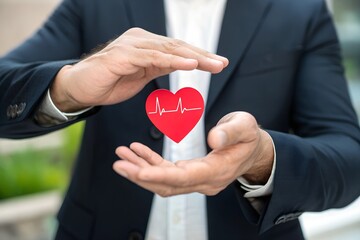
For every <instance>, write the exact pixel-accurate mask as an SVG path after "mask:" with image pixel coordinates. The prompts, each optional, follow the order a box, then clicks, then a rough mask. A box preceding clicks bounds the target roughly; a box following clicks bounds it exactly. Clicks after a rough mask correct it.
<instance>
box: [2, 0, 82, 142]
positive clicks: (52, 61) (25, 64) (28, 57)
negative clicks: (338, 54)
mask: <svg viewBox="0 0 360 240" xmlns="http://www.w3.org/2000/svg"><path fill="white" fill-rule="evenodd" d="M80 9H81V6H79V4H78V3H77V2H76V0H66V1H63V2H62V3H61V5H60V6H59V7H58V8H57V9H56V10H55V11H54V13H53V14H52V15H51V17H50V18H49V19H48V20H47V22H45V24H44V26H43V27H42V28H41V29H40V30H38V32H36V33H35V34H34V35H33V36H32V37H31V38H29V39H28V40H27V41H26V42H25V43H23V44H22V45H20V46H19V47H17V48H16V49H15V50H13V51H11V52H10V53H8V54H7V55H5V56H4V57H3V58H1V59H0V137H3V138H24V137H33V136H36V135H40V134H45V133H48V132H50V131H54V130H56V129H59V128H62V127H64V126H66V125H68V124H62V125H58V126H56V127H51V128H44V127H40V126H39V125H38V124H37V123H36V122H35V120H34V113H35V111H36V109H37V107H38V105H39V103H40V101H41V100H42V98H43V96H44V94H45V92H46V90H47V89H48V88H49V86H50V84H51V82H52V81H53V79H54V77H55V76H56V74H57V72H58V71H59V70H60V69H61V68H62V67H63V66H64V65H67V64H72V63H75V62H76V61H77V59H78V58H79V56H80V55H81V53H82V49H81V41H82V39H81V27H80V17H81V16H80V14H81V11H80ZM14 106H15V107H18V106H21V108H23V109H21V112H18V113H17V114H15V115H14V114H13V117H11V116H9V115H11V108H13V109H12V110H13V111H15V112H16V110H18V111H19V109H18V108H17V109H15V110H14ZM80 119H81V118H80Z"/></svg>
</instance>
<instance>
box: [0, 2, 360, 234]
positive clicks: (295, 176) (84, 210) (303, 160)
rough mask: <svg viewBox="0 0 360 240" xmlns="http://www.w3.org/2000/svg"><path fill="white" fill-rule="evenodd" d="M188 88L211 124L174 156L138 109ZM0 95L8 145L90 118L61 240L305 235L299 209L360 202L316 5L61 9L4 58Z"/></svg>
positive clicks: (354, 128) (352, 145)
mask: <svg viewBox="0 0 360 240" xmlns="http://www.w3.org/2000/svg"><path fill="white" fill-rule="evenodd" d="M200 11H201V12H200ZM133 27H139V28H133ZM144 29H145V30H144ZM119 35H120V37H117V38H116V39H115V40H113V41H111V42H110V43H109V44H108V45H107V46H105V48H103V49H102V50H99V51H97V52H95V53H93V54H91V55H89V56H88V57H86V58H84V59H80V58H81V56H82V55H83V54H84V53H89V52H91V51H92V49H94V48H95V47H97V46H98V45H99V44H103V43H105V42H108V41H109V40H110V39H114V38H115V37H116V36H119ZM165 35H168V36H170V38H169V37H164V36H165ZM173 38H178V39H181V40H185V41H186V42H189V43H191V44H189V43H186V42H184V41H179V40H174V39H173ZM194 45H195V46H198V47H201V48H203V49H206V50H207V51H204V50H202V49H201V48H197V47H194ZM208 51H210V52H217V54H218V55H215V54H211V53H209V52H208ZM221 56H225V57H226V58H225V57H221ZM195 69H198V70H202V71H198V70H195ZM175 70H187V71H188V72H183V71H175ZM210 72H211V73H214V75H210ZM169 73H170V75H167V74H169ZM215 73H217V74H215ZM210 77H211V80H210ZM194 78H196V79H195V80H194ZM153 80H154V81H153ZM197 80H199V81H197ZM200 80H201V81H200ZM185 86H191V87H194V88H197V89H199V90H200V92H201V93H202V95H203V96H204V98H205V101H206V110H205V117H204V118H203V119H201V120H200V122H199V124H198V125H197V126H196V127H195V129H194V131H193V132H191V133H190V134H189V136H187V137H186V138H185V139H184V140H183V141H182V142H181V143H180V144H175V143H174V142H171V140H169V139H168V138H166V137H164V136H163V135H162V134H161V133H160V132H159V131H158V130H157V129H156V128H155V127H154V126H153V125H152V124H151V122H150V121H149V120H148V119H147V116H146V112H145V110H143V109H144V104H145V100H146V98H147V96H148V95H149V94H150V93H151V92H152V91H154V90H155V89H158V88H169V89H170V90H175V91H176V90H177V89H179V88H181V87H185ZM0 91H1V92H0V97H1V101H0V109H1V112H0V136H1V137H7V138H25V137H31V136H37V135H40V134H45V133H48V132H51V131H55V130H57V129H60V128H63V127H66V126H68V125H69V124H72V123H74V122H76V121H79V120H83V119H86V120H87V122H86V127H85V132H84V136H83V143H82V146H81V149H80V153H79V156H78V161H77V163H76V167H75V170H74V176H73V179H72V182H71V185H70V187H69V190H68V193H67V195H66V197H65V200H64V203H63V205H62V208H61V210H60V213H59V215H58V218H59V230H58V232H57V236H56V238H57V239H143V238H144V237H145V238H146V239H302V238H303V236H302V232H301V228H300V225H299V221H298V220H297V218H298V217H299V216H300V215H301V213H302V212H305V211H322V210H324V209H328V208H334V207H342V206H345V205H346V204H348V203H350V202H351V201H353V200H354V199H356V198H357V196H359V194H360V190H359V187H358V186H357V183H358V182H359V180H360V176H359V174H358V172H359V170H360V160H359V156H360V130H359V126H358V123H357V121H358V120H357V117H356V114H355V113H354V110H353V108H352V106H351V103H350V99H349V96H348V92H347V87H346V82H345V79H344V76H343V69H342V67H341V59H340V53H339V44H338V40H337V37H336V34H335V31H334V27H333V23H332V20H331V17H330V16H329V13H328V11H327V8H326V5H325V3H324V2H323V1H321V0H315V1H314V0H304V1H295V2H294V1H292V2H290V1H287V0H253V1H236V0H228V1H224V0H223V1H204V2H202V1H174V0H165V1H161V0H156V1H145V0H131V1H130V0H109V1H100V0H91V1H85V0H65V1H63V2H62V3H61V4H60V5H59V7H58V8H57V9H56V10H55V12H54V13H53V15H52V16H51V17H50V18H49V20H48V21H47V22H46V23H45V24H44V26H43V27H42V28H41V29H40V30H39V31H38V32H37V33H36V34H35V35H34V36H32V37H31V38H30V39H29V40H27V41H26V42H25V43H24V44H22V45H21V46H19V47H18V48H16V49H15V50H13V51H11V52H10V53H9V54H7V55H6V56H5V57H3V58H2V59H1V61H0ZM100 106H101V107H100ZM258 125H261V128H260V127H259V126H258ZM206 136H207V141H206ZM134 142H135V143H134ZM128 146H130V147H128ZM115 149H116V154H117V155H115V154H114V151H115ZM119 158H120V159H121V160H119V161H117V160H118V159H119ZM185 160H186V161H185ZM114 170H115V171H114ZM116 173H118V174H116ZM119 175H120V176H119ZM153 193H156V194H155V195H154V194H153ZM205 195H207V196H205ZM161 196H164V197H165V198H163V197H161ZM168 196H171V197H168ZM166 197H167V198H166Z"/></svg>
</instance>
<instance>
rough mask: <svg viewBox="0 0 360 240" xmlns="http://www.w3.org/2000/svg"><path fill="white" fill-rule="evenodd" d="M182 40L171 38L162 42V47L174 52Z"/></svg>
mask: <svg viewBox="0 0 360 240" xmlns="http://www.w3.org/2000/svg"><path fill="white" fill-rule="evenodd" d="M182 44H183V42H182V41H181V40H177V39H171V40H168V41H166V42H164V43H163V47H164V48H165V50H166V51H168V52H174V51H175V50H176V49H178V48H179V47H180V46H181V45H182Z"/></svg>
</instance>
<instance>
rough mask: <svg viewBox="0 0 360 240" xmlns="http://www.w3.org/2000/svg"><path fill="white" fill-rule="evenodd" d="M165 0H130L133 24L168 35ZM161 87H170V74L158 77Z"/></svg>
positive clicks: (158, 83)
mask: <svg viewBox="0 0 360 240" xmlns="http://www.w3.org/2000/svg"><path fill="white" fill-rule="evenodd" d="M163 2H164V1H163V0H128V1H127V3H128V6H129V11H130V16H131V21H132V23H131V24H132V25H133V26H134V27H141V28H143V29H145V30H147V31H149V32H152V33H156V34H159V35H163V36H166V27H165V10H164V3H163ZM155 81H156V84H157V85H158V87H159V88H165V89H169V75H165V76H162V77H159V78H157V79H156V80H155Z"/></svg>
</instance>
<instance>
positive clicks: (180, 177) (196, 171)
mask: <svg viewBox="0 0 360 240" xmlns="http://www.w3.org/2000/svg"><path fill="white" fill-rule="evenodd" d="M184 162H185V161H184ZM186 162H187V164H184V163H183V164H182V166H181V167H179V166H177V165H174V166H173V167H164V166H155V167H151V168H144V169H142V171H141V172H140V173H139V179H141V180H143V181H146V182H153V183H159V184H166V185H168V186H173V187H186V186H195V185H201V184H204V183H207V182H208V181H210V179H211V178H212V177H213V176H214V175H213V171H212V170H211V169H210V168H209V166H208V165H207V164H206V163H205V162H202V161H199V160H187V161H186Z"/></svg>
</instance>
